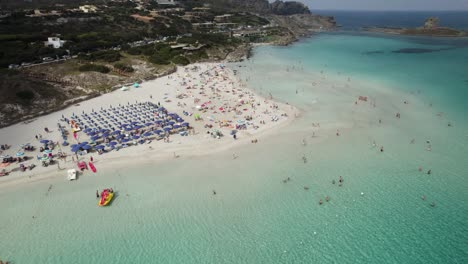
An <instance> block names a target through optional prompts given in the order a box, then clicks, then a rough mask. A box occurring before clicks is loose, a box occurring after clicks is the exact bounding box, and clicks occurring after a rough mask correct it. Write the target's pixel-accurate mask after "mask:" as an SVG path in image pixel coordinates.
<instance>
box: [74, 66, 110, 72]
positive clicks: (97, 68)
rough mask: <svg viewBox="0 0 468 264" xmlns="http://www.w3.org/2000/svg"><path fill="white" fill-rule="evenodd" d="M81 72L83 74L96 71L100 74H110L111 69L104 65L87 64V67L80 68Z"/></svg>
mask: <svg viewBox="0 0 468 264" xmlns="http://www.w3.org/2000/svg"><path fill="white" fill-rule="evenodd" d="M79 71H81V72H87V71H95V72H100V73H108V72H110V69H109V67H106V66H104V65H99V64H85V65H82V66H80V68H79Z"/></svg>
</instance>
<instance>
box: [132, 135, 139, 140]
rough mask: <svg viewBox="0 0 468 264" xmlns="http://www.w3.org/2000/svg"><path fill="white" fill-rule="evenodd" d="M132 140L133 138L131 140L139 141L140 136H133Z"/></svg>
mask: <svg viewBox="0 0 468 264" xmlns="http://www.w3.org/2000/svg"><path fill="white" fill-rule="evenodd" d="M132 138H133V139H139V138H140V136H133V137H132Z"/></svg>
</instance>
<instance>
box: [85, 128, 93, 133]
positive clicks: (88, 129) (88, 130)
mask: <svg viewBox="0 0 468 264" xmlns="http://www.w3.org/2000/svg"><path fill="white" fill-rule="evenodd" d="M91 131H92V129H91V128H86V129H85V130H83V132H85V133H88V132H91Z"/></svg>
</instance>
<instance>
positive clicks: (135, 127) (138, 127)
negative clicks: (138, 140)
mask: <svg viewBox="0 0 468 264" xmlns="http://www.w3.org/2000/svg"><path fill="white" fill-rule="evenodd" d="M140 128H141V126H134V127H133V129H135V130H136V129H140Z"/></svg>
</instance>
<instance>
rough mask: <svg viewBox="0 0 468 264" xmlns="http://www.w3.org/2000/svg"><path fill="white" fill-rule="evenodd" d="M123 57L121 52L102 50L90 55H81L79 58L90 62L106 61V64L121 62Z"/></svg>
mask: <svg viewBox="0 0 468 264" xmlns="http://www.w3.org/2000/svg"><path fill="white" fill-rule="evenodd" d="M121 57H122V55H120V52H118V51H115V50H102V51H96V52H93V53H91V54H89V55H80V56H79V58H80V59H83V60H89V61H105V62H116V61H119V60H120V58H121Z"/></svg>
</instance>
